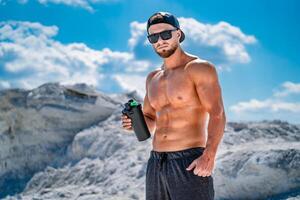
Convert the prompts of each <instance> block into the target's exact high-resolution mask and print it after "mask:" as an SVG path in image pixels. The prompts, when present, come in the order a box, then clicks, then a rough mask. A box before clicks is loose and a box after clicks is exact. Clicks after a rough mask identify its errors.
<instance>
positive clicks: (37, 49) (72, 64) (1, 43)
mask: <svg viewBox="0 0 300 200" xmlns="http://www.w3.org/2000/svg"><path fill="white" fill-rule="evenodd" d="M57 33H58V27H57V26H44V25H42V24H40V23H33V22H22V21H7V22H0V59H1V60H2V65H3V66H2V67H3V68H4V70H5V71H6V72H7V73H11V74H14V75H19V78H16V79H14V80H9V81H10V82H11V83H10V86H13V87H21V88H28V89H29V88H33V87H37V86H39V85H41V84H43V83H45V82H62V83H76V82H77V83H78V82H85V83H87V84H89V85H93V86H95V87H97V86H98V83H99V82H100V81H101V79H103V78H104V76H111V75H112V74H114V73H115V72H118V73H124V74H126V73H133V74H134V73H137V72H140V73H141V72H145V71H147V70H148V68H149V67H150V62H149V61H146V60H137V59H135V56H134V54H133V53H131V52H119V51H112V50H110V49H109V48H104V49H102V50H95V49H91V48H89V47H88V46H86V45H85V44H84V43H70V44H62V43H60V42H59V41H56V40H54V39H53V37H54V36H55V35H57Z"/></svg>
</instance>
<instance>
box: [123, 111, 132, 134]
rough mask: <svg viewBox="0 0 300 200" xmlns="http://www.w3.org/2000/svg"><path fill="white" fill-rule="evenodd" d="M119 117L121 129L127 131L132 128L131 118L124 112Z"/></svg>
mask: <svg viewBox="0 0 300 200" xmlns="http://www.w3.org/2000/svg"><path fill="white" fill-rule="evenodd" d="M121 119H122V126H123V129H125V130H128V131H132V130H133V128H132V122H131V119H130V118H129V117H128V116H127V115H124V114H122V116H121Z"/></svg>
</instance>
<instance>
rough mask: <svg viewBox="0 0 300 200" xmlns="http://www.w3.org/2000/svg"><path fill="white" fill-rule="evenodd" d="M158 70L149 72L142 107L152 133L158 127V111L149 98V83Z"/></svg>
mask: <svg viewBox="0 0 300 200" xmlns="http://www.w3.org/2000/svg"><path fill="white" fill-rule="evenodd" d="M157 71H158V70H155V71H152V72H150V73H149V74H148V76H147V78H146V95H145V98H144V105H143V107H142V110H143V114H144V118H145V121H146V124H147V126H148V129H149V131H150V132H151V133H153V132H154V130H155V128H156V111H155V109H154V108H153V107H152V106H151V104H150V102H149V99H148V85H149V82H150V80H151V78H152V77H153V76H154V74H155V73H156V72H157Z"/></svg>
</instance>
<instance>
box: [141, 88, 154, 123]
mask: <svg viewBox="0 0 300 200" xmlns="http://www.w3.org/2000/svg"><path fill="white" fill-rule="evenodd" d="M143 113H144V115H145V116H147V117H149V118H151V119H153V120H155V118H156V113H155V109H154V108H153V107H152V106H151V104H150V102H149V98H148V93H147V92H146V95H145V98H144V105H143Z"/></svg>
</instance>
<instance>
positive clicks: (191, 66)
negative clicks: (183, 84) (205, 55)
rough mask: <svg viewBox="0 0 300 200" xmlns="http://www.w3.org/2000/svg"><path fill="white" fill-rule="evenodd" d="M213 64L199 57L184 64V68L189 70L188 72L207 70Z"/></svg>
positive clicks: (212, 66) (211, 67) (210, 68)
mask: <svg viewBox="0 0 300 200" xmlns="http://www.w3.org/2000/svg"><path fill="white" fill-rule="evenodd" d="M214 68H215V66H214V65H213V64H212V63H211V62H210V61H208V60H204V59H201V58H196V59H194V60H192V61H190V62H189V63H187V65H186V66H185V70H187V71H190V72H192V73H193V72H194V73H196V72H199V71H207V70H208V71H209V70H212V69H214Z"/></svg>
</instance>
